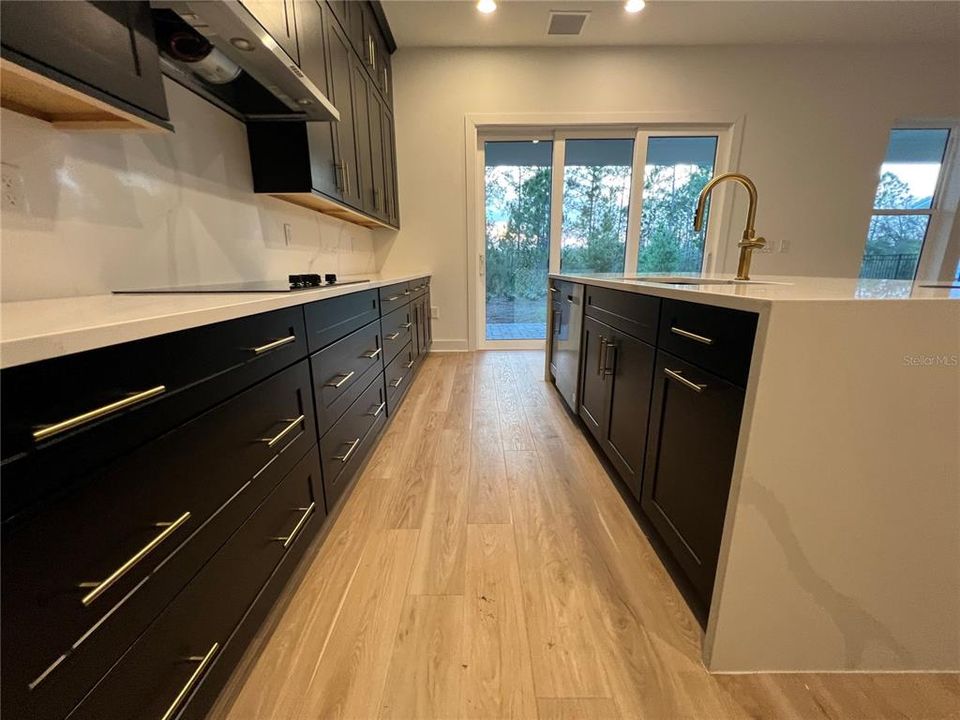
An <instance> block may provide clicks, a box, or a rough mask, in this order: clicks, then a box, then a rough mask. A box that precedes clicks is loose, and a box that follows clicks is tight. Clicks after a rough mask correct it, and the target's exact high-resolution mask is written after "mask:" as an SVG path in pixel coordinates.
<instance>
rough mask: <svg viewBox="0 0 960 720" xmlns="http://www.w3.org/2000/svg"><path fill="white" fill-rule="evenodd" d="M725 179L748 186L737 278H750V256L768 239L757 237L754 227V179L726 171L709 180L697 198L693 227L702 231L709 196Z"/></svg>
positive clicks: (755, 199) (755, 196) (755, 190)
mask: <svg viewBox="0 0 960 720" xmlns="http://www.w3.org/2000/svg"><path fill="white" fill-rule="evenodd" d="M725 180H732V181H734V182H736V183H739V184H740V185H742V186H743V187H744V188H746V190H747V194H748V195H749V196H750V205H749V208H748V209H747V224H746V226H745V227H744V228H743V239H742V240H741V241H740V243H739V247H740V263H739V265H738V267H737V280H749V279H750V256H751V254H752V252H753V250H754V249H759V248H762V247H764V246H765V245H766V244H767V242H766V240H764V239H763V238H762V237H761V238H758V237H757V231H756V228H755V227H754V224H755V223H756V220H757V186H756V185H754V183H753V180H751V179H750V178H748V177H747V176H746V175H744V174H742V173H724V174H723V175H717V176H716V177H715V178H713V179H712V180H711V181H710V182H708V183H707V184H706V185H705V186H704V187H703V190H701V191H700V197H699V198H697V211H696V212H695V213H694V215H693V229H694V230H695V231H696V232H700V231H701V230H702V229H703V215H704V211H705V210H706V207H707V198H709V197H710V193H711V192H713V189H714V188H715V187H716V186H717V185H719V184H720V183H722V182H724V181H725Z"/></svg>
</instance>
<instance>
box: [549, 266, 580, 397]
mask: <svg viewBox="0 0 960 720" xmlns="http://www.w3.org/2000/svg"><path fill="white" fill-rule="evenodd" d="M550 306H551V309H552V313H551V317H552V320H553V325H552V327H551V328H550V373H551V374H552V375H553V383H554V385H556V386H557V390H559V391H560V394H561V395H562V396H563V399H564V400H566V402H567V406H568V407H569V408H570V410H571V411H572V412H574V413H575V412H577V404H578V402H579V392H578V379H579V377H580V371H579V370H580V368H579V362H580V332H581V328H582V326H583V285H578V284H577V283H572V282H567V281H566V280H551V281H550Z"/></svg>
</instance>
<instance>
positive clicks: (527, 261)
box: [486, 166, 712, 302]
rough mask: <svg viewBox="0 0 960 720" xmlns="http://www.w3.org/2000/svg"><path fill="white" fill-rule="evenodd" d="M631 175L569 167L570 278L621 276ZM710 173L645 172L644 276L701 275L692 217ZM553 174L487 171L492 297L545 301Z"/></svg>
mask: <svg viewBox="0 0 960 720" xmlns="http://www.w3.org/2000/svg"><path fill="white" fill-rule="evenodd" d="M630 172H631V169H630V168H629V167H627V166H568V167H567V168H565V175H564V198H563V203H564V205H563V237H564V244H563V248H562V255H561V263H562V267H563V269H564V270H565V271H582V272H622V270H623V261H624V248H625V240H626V230H627V210H628V197H629V192H630V185H629V184H630ZM711 174H712V168H711V167H696V166H686V167H681V168H674V167H673V166H648V167H647V169H646V173H645V175H646V177H645V178H644V189H643V193H644V195H643V216H642V218H641V231H640V256H639V260H638V268H637V269H638V271H640V272H686V271H698V270H699V269H700V266H701V262H702V255H703V234H702V233H695V232H694V231H693V212H694V208H695V207H696V202H697V197H698V195H699V194H700V190H701V189H702V188H703V186H704V185H705V184H706V183H707V181H708V180H709V179H710V177H711ZM550 185H551V170H550V168H549V167H521V168H517V167H488V168H487V170H486V204H487V208H486V222H487V225H486V235H487V249H486V276H487V298H488V302H489V301H490V300H491V299H493V298H502V299H509V300H540V299H543V298H544V296H545V294H546V283H545V281H544V274H545V272H546V268H547V265H548V259H549V255H550Z"/></svg>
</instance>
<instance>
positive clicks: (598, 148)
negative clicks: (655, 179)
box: [560, 138, 633, 273]
mask: <svg viewBox="0 0 960 720" xmlns="http://www.w3.org/2000/svg"><path fill="white" fill-rule="evenodd" d="M632 169H633V139H632V138H631V139H629V140H621V139H615V140H567V141H566V143H565V150H564V167H563V222H562V225H561V232H560V269H561V270H562V271H563V272H588V273H591V272H623V261H624V258H625V255H626V244H627V213H628V211H629V207H630V179H631V175H632Z"/></svg>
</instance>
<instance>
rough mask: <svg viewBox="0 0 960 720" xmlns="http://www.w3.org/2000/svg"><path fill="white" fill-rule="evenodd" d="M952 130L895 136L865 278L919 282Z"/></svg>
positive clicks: (870, 232) (864, 268) (863, 265)
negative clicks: (915, 280)
mask: <svg viewBox="0 0 960 720" xmlns="http://www.w3.org/2000/svg"><path fill="white" fill-rule="evenodd" d="M949 139H950V130H949V129H947V128H915V129H906V128H904V129H895V130H891V131H890V141H889V143H888V144H887V154H886V156H885V158H884V161H883V165H882V166H881V167H880V179H879V182H878V183H877V193H876V197H875V199H874V202H873V208H874V210H873V217H872V218H871V219H870V229H869V230H868V231H867V243H866V247H865V249H864V253H863V262H862V263H861V265H860V277H861V278H883V279H894V280H913V278H914V277H915V275H916V273H917V264H918V263H919V261H920V253H921V251H922V249H923V243H924V240H925V239H926V237H927V232H928V230H929V229H930V224H931V220H932V218H933V216H934V214H935V213H936V210H937V200H938V197H937V191H938V189H939V183H940V175H941V170H942V168H943V164H944V157H945V155H946V150H947V141H948V140H949Z"/></svg>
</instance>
